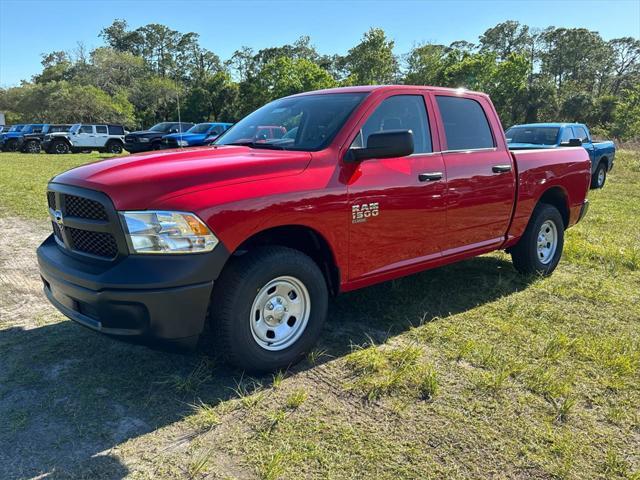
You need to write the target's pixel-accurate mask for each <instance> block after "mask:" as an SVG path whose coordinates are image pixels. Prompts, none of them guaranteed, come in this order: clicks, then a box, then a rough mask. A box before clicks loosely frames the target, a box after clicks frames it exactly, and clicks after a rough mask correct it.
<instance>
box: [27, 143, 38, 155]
mask: <svg viewBox="0 0 640 480" xmlns="http://www.w3.org/2000/svg"><path fill="white" fill-rule="evenodd" d="M37 150H38V147H37V146H36V143H35V142H29V145H27V151H28V152H29V153H37Z"/></svg>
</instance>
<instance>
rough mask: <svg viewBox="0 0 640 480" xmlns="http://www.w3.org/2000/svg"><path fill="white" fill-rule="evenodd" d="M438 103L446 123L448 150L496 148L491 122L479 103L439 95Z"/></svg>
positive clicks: (468, 99) (443, 120)
mask: <svg viewBox="0 0 640 480" xmlns="http://www.w3.org/2000/svg"><path fill="white" fill-rule="evenodd" d="M436 101H437V102H438V108H439V109H440V116H441V117H442V122H443V123H444V132H445V136H446V137H447V150H477V149H481V148H493V147H495V143H494V141H493V135H492V134H491V127H489V121H488V120H487V116H486V115H485V113H484V110H483V109H482V106H481V105H480V104H479V103H478V102H477V101H475V100H472V99H470V98H462V97H449V96H444V95H437V96H436Z"/></svg>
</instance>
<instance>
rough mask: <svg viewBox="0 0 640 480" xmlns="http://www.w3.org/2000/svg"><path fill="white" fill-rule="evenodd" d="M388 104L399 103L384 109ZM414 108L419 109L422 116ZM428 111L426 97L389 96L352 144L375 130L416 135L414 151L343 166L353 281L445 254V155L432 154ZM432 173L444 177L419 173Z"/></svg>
mask: <svg viewBox="0 0 640 480" xmlns="http://www.w3.org/2000/svg"><path fill="white" fill-rule="evenodd" d="M397 97H413V98H412V99H411V100H410V102H409V103H406V102H405V100H407V99H402V100H398V99H397ZM416 98H417V99H419V102H418V101H417V100H416ZM386 101H388V102H396V103H397V105H395V107H394V108H389V109H387V110H384V109H383V108H382V107H383V105H385V103H384V102H386ZM403 103H405V104H404V105H403V106H400V108H396V107H398V106H399V105H401V104H403ZM387 105H388V104H387ZM413 107H416V109H418V110H419V114H418V115H416V112H415V111H412V109H413ZM425 108H426V107H425V99H424V97H423V96H422V95H406V94H403V95H390V96H389V97H388V98H387V99H385V100H384V101H383V102H382V103H381V104H379V106H378V108H377V109H376V110H375V111H374V112H373V113H371V115H369V116H368V118H367V120H366V122H364V124H362V125H361V126H360V127H359V130H358V133H357V135H356V136H355V139H354V141H353V144H352V146H358V147H361V146H366V141H367V137H368V134H370V133H373V132H374V131H384V130H397V129H408V130H411V131H413V132H414V144H415V148H416V153H414V154H413V155H410V156H407V157H398V158H387V159H371V160H365V161H363V162H360V163H358V164H345V165H344V166H343V172H344V173H346V178H347V179H348V180H347V188H348V192H349V204H350V206H351V209H352V210H351V224H350V234H349V239H348V241H349V252H350V253H349V258H350V263H349V279H350V280H353V279H357V278H360V277H363V276H367V275H373V274H378V273H382V272H384V271H387V270H392V269H394V268H397V267H401V266H404V265H406V264H411V263H414V262H417V261H425V260H429V259H431V258H438V257H440V255H441V245H442V236H443V235H444V233H445V228H446V223H445V222H446V218H445V204H444V194H445V190H446V174H445V171H444V164H443V162H442V156H441V154H440V153H439V152H438V153H432V150H433V148H432V141H431V140H432V139H431V135H430V132H429V123H430V122H429V121H427V117H426V110H425ZM418 110H416V111H418ZM421 129H422V130H423V131H420V130H421ZM425 130H426V131H425ZM434 172H439V173H441V174H442V178H441V179H431V180H428V179H426V178H424V177H423V180H422V181H421V180H420V175H421V174H425V173H434Z"/></svg>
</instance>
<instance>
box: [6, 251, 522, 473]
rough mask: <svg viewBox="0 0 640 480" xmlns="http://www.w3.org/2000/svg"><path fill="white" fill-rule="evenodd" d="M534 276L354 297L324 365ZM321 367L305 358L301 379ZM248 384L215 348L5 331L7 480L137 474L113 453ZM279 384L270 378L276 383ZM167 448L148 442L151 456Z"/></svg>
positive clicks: (444, 280)
mask: <svg viewBox="0 0 640 480" xmlns="http://www.w3.org/2000/svg"><path fill="white" fill-rule="evenodd" d="M532 280H533V279H532V278H526V277H521V276H519V275H518V274H516V272H515V271H514V270H513V267H512V266H511V263H510V262H507V261H505V260H503V258H502V257H500V256H497V255H494V256H485V257H480V258H476V259H473V260H469V261H467V262H464V263H460V264H456V265H452V266H449V267H445V268H441V269H437V270H432V271H429V272H425V273H421V274H417V275H414V276H411V277H407V278H404V279H401V280H397V281H394V282H390V283H385V284H381V285H378V286H374V287H371V288H368V289H364V290H361V291H358V292H352V293H348V294H344V295H342V296H340V297H338V298H337V299H335V300H333V301H332V302H331V307H330V315H329V320H328V322H327V324H326V326H325V329H324V334H323V337H322V340H321V342H320V345H319V346H318V349H319V350H321V351H323V352H324V354H323V355H322V356H321V357H320V358H319V361H318V362H317V363H315V365H318V364H320V363H322V362H325V361H329V360H331V359H334V358H337V357H341V356H343V355H345V354H346V353H348V352H350V351H351V347H352V345H353V344H363V343H365V342H367V341H368V340H369V339H373V340H375V341H376V342H383V341H384V340H385V339H386V338H388V337H390V336H394V335H397V334H399V333H401V332H403V331H405V330H406V329H408V328H409V327H410V326H411V325H417V324H419V323H421V322H428V321H431V320H432V319H433V318H435V317H445V316H448V315H450V314H455V313H459V312H463V311H466V310H469V309H472V308H474V307H476V306H478V305H481V304H484V303H487V302H491V301H493V300H495V299H497V298H499V297H502V296H504V295H508V294H510V293H513V292H514V291H518V290H521V289H523V288H525V287H526V286H527V285H528V284H529V283H530V282H531V281H532ZM315 365H311V364H310V363H308V362H306V361H305V362H302V363H301V364H299V365H298V366H296V367H295V368H294V369H293V371H294V372H300V371H303V370H305V369H308V368H314V366H315ZM241 378H246V377H243V376H242V373H241V372H237V371H233V370H231V369H229V368H227V367H225V366H223V365H218V364H217V362H216V361H215V359H214V358H212V357H210V356H209V354H208V352H207V351H206V349H205V348H202V349H200V350H199V351H198V352H196V353H195V354H189V355H184V354H176V353H167V352H163V351H158V350H153V349H150V348H146V347H143V346H138V345H131V344H127V343H123V342H119V341H116V340H113V339H110V338H107V337H105V336H101V335H98V334H95V333H94V332H90V331H88V330H85V329H83V328H82V327H80V326H78V325H76V324H74V323H72V322H70V321H63V322H59V323H54V324H50V325H46V326H42V327H39V328H34V329H30V330H24V329H21V328H9V329H6V330H0V419H1V421H0V478H24V477H33V476H37V475H41V474H46V473H50V474H51V476H49V477H47V478H69V477H70V478H111V479H117V478H122V477H123V476H125V475H126V474H127V473H129V472H128V469H127V467H126V466H125V465H124V464H123V463H122V462H121V461H120V460H119V458H118V456H117V452H114V451H112V449H113V448H117V449H118V450H124V451H126V450H127V448H133V449H136V446H135V444H133V445H125V442H127V441H129V440H131V441H132V442H135V441H136V439H137V438H138V437H140V436H141V435H144V434H146V433H149V432H152V431H154V430H157V429H159V428H162V427H165V426H170V425H171V424H173V423H175V422H177V421H180V420H183V419H184V418H186V417H187V416H189V415H190V414H191V413H192V407H191V405H192V404H194V403H199V402H200V401H201V402H204V403H208V404H217V403H220V402H226V401H229V400H231V399H233V398H236V397H237V396H238V389H237V387H238V383H239V382H241V381H242V380H240V379H241ZM271 378H272V377H271V376H265V377H264V378H262V379H260V381H261V382H262V385H263V386H268V385H269V383H270V381H271ZM145 441H146V440H145ZM153 441H154V439H149V440H148V442H153ZM167 447H168V446H167V445H155V446H154V445H147V444H145V447H144V450H145V451H147V452H149V453H152V452H153V451H160V450H163V449H165V448H167Z"/></svg>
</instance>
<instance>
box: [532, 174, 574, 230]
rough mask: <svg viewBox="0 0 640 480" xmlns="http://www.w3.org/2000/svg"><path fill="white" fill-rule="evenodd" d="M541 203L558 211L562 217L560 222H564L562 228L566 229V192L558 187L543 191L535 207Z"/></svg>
mask: <svg viewBox="0 0 640 480" xmlns="http://www.w3.org/2000/svg"><path fill="white" fill-rule="evenodd" d="M541 203H546V204H548V205H552V206H554V207H556V208H557V209H558V211H559V212H560V215H561V216H562V221H563V222H564V228H565V229H567V228H568V227H569V214H570V208H569V195H568V194H567V192H566V190H565V189H564V188H562V187H560V186H557V185H556V186H553V187H550V188H548V189H547V190H545V191H544V192H543V193H542V195H541V196H540V198H539V199H538V202H537V203H536V206H537V205H540V204H541Z"/></svg>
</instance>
